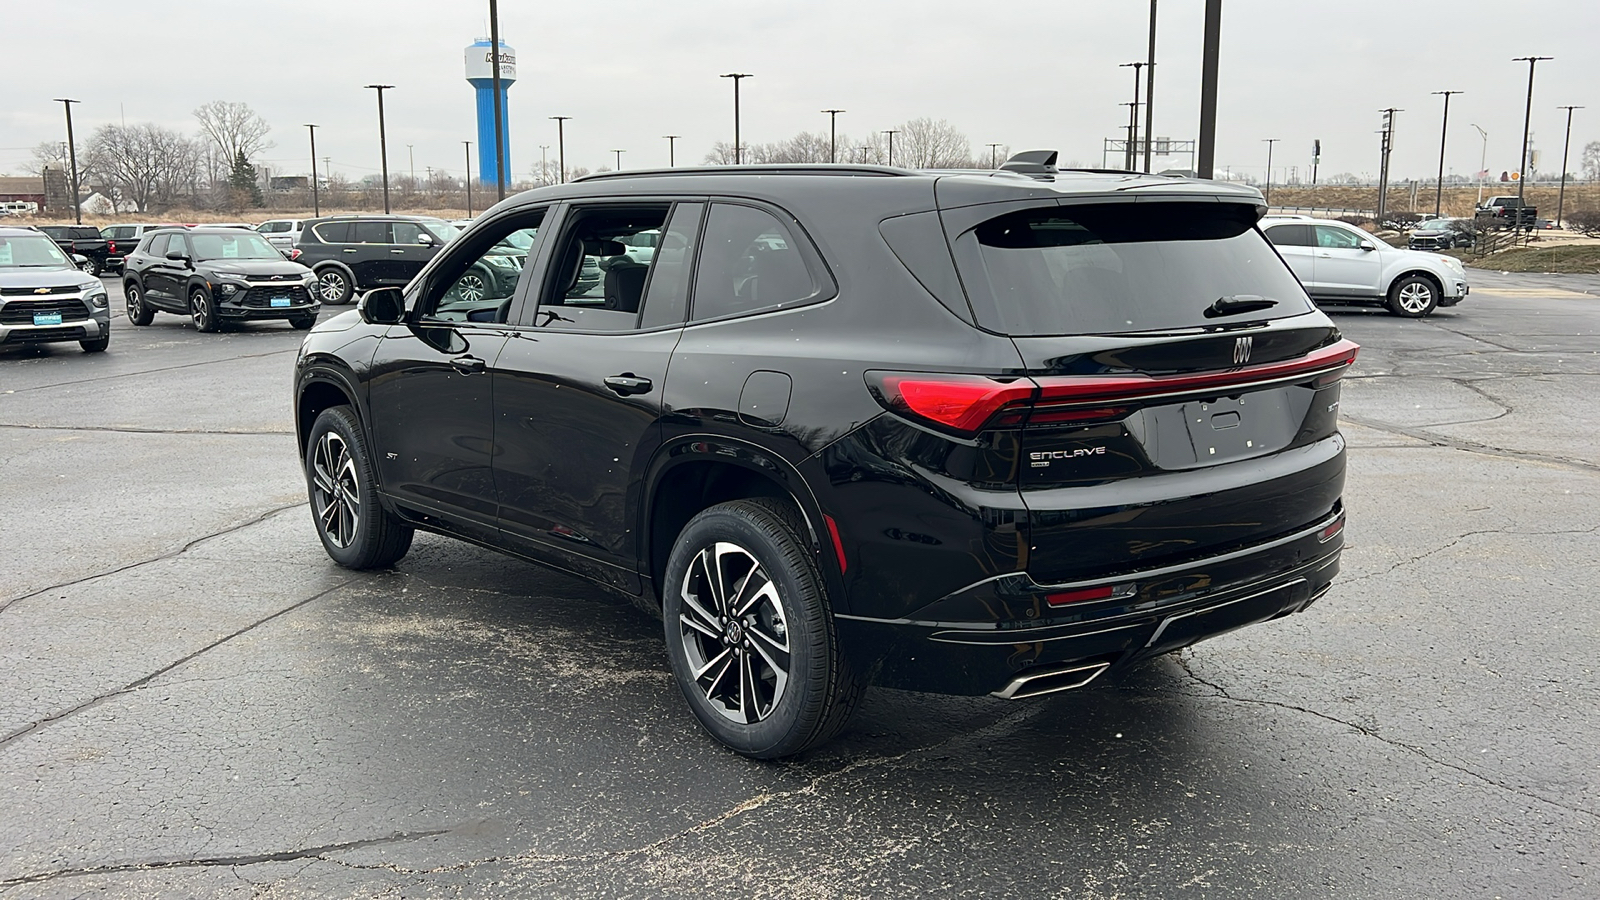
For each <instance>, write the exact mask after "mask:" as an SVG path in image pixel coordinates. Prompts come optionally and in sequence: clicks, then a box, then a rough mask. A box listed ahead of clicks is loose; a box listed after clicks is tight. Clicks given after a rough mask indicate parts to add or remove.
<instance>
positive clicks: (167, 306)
mask: <svg viewBox="0 0 1600 900" xmlns="http://www.w3.org/2000/svg"><path fill="white" fill-rule="evenodd" d="M122 293H123V296H124V297H125V298H126V301H127V313H128V321H130V322H132V323H133V324H135V325H140V326H143V325H149V324H150V323H151V322H152V321H154V319H155V316H156V313H158V312H164V313H173V314H175V315H180V316H188V317H189V318H190V320H191V321H193V322H194V326H195V329H196V330H197V331H201V332H213V331H218V330H220V329H222V328H223V327H225V326H226V325H228V324H229V323H232V322H246V321H252V320H259V319H285V320H287V321H288V322H289V325H290V326H292V327H294V328H298V329H301V330H305V329H309V328H310V327H311V326H312V325H315V324H316V322H317V313H318V312H319V311H320V310H321V309H322V303H321V300H320V299H319V298H318V297H317V293H316V278H315V276H313V275H312V274H311V270H310V269H308V268H306V267H305V266H302V265H300V264H299V263H296V262H290V261H288V260H286V259H284V258H283V254H282V253H280V252H278V248H276V247H274V246H272V245H271V244H269V243H267V241H266V238H263V237H261V236H260V235H259V234H256V233H255V231H253V230H243V229H238V228H227V227H221V226H216V225H198V226H195V227H194V228H163V229H160V230H158V231H153V232H151V233H149V234H147V235H145V238H144V240H143V241H141V242H140V243H139V246H138V248H137V249H135V250H134V252H133V253H132V254H130V255H129V256H128V257H127V261H126V271H125V272H124V273H123V279H122Z"/></svg>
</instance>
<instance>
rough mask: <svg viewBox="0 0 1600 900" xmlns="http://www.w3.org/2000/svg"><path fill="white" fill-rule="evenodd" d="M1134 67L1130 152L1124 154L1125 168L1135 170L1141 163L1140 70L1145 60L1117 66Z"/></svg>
mask: <svg viewBox="0 0 1600 900" xmlns="http://www.w3.org/2000/svg"><path fill="white" fill-rule="evenodd" d="M1129 67H1132V69H1133V103H1131V104H1129V106H1128V152H1126V153H1124V154H1122V159H1123V168H1125V169H1127V170H1128V171H1130V172H1131V171H1133V169H1134V167H1135V166H1137V165H1138V164H1139V70H1140V69H1142V68H1144V63H1143V62H1131V63H1123V64H1121V65H1119V66H1117V68H1119V69H1126V68H1129Z"/></svg>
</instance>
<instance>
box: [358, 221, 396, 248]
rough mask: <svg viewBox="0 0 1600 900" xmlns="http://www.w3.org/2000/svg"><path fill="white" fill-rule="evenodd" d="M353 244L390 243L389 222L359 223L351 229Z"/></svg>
mask: <svg viewBox="0 0 1600 900" xmlns="http://www.w3.org/2000/svg"><path fill="white" fill-rule="evenodd" d="M350 240H351V242H352V243H356V244H387V243H389V223H388V222H357V223H355V227H354V228H353V229H351V238H350Z"/></svg>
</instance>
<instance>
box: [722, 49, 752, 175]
mask: <svg viewBox="0 0 1600 900" xmlns="http://www.w3.org/2000/svg"><path fill="white" fill-rule="evenodd" d="M719 77H722V78H732V79H733V164H734V165H736V166H737V165H739V164H740V163H742V162H744V152H743V149H742V147H743V145H742V144H740V143H739V82H741V81H743V80H744V79H746V78H754V77H755V76H753V75H751V74H750V73H748V72H729V73H728V74H726V75H722V76H719Z"/></svg>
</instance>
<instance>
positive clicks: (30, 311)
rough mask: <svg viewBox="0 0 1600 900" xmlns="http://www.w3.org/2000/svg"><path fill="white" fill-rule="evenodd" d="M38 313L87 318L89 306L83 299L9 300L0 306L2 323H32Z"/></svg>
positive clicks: (64, 317) (0, 320)
mask: <svg viewBox="0 0 1600 900" xmlns="http://www.w3.org/2000/svg"><path fill="white" fill-rule="evenodd" d="M38 313H60V314H61V318H63V319H87V318H89V307H88V305H87V304H85V303H84V302H83V301H82V300H79V299H77V298H73V299H71V300H8V301H6V304H5V306H0V325H32V324H33V317H34V315H36V314H38Z"/></svg>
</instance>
